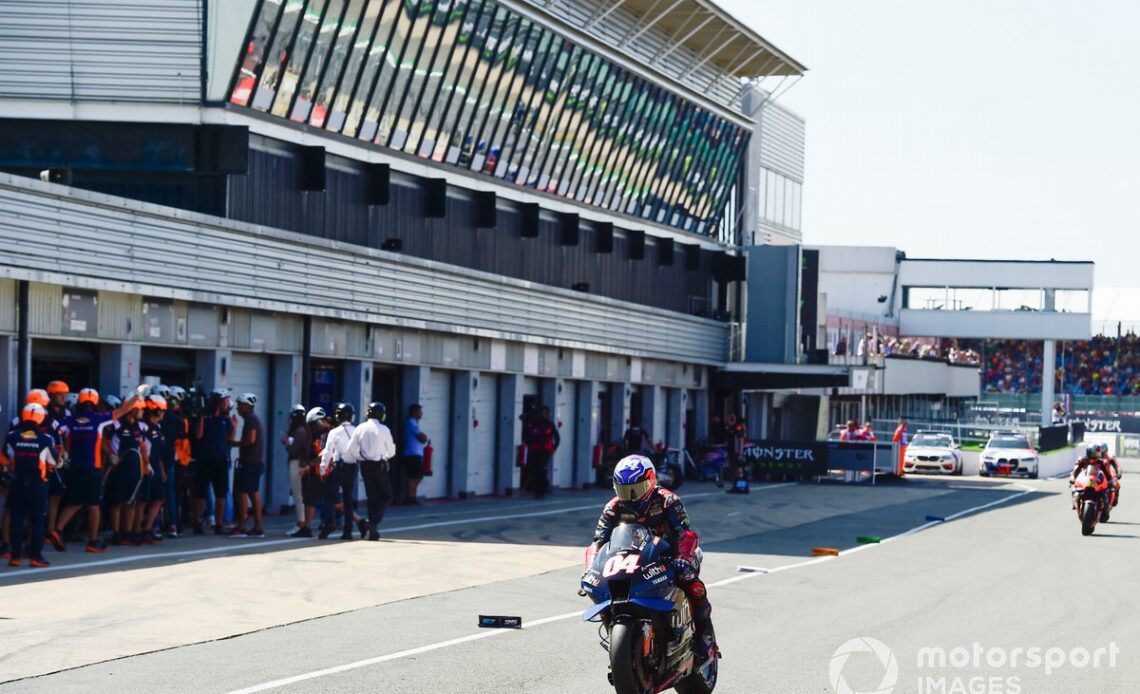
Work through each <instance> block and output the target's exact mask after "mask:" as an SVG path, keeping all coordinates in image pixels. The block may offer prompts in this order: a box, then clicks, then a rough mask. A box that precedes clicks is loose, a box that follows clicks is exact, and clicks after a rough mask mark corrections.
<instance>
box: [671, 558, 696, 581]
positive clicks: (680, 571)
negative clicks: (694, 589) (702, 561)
mask: <svg viewBox="0 0 1140 694" xmlns="http://www.w3.org/2000/svg"><path fill="white" fill-rule="evenodd" d="M673 572H674V574H675V575H676V577H677V580H679V581H689V580H692V579H694V578H696V577H697V567H695V566H693V562H691V561H689V560H688V559H684V558H682V557H677V558H676V559H674V560H673Z"/></svg>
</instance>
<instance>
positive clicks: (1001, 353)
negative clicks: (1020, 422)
mask: <svg viewBox="0 0 1140 694" xmlns="http://www.w3.org/2000/svg"><path fill="white" fill-rule="evenodd" d="M834 351H835V354H836V355H837V356H844V355H852V356H855V357H863V356H865V355H866V356H868V357H888V356H893V357H909V358H912V359H937V360H943V361H947V362H949V363H951V364H965V365H969V366H977V367H979V368H980V369H981V372H982V392H985V393H1034V392H1040V391H1041V379H1042V372H1043V371H1042V361H1043V359H1044V347H1043V344H1042V342H1041V341H1040V340H959V339H926V338H906V339H899V338H897V337H894V336H891V335H883V334H873V333H866V334H864V335H862V336H861V337H859V339H858V341H856V342H855V343H854V345H851V344H849V342H848V335H846V334H840V335H839V338H838V340H837V342H836V344H835V350H834ZM1054 369H1055V374H1056V388H1057V392H1058V393H1062V394H1070V395H1140V337H1137V335H1136V334H1134V333H1132V332H1129V333H1127V334H1125V335H1122V336H1120V337H1106V336H1104V335H1099V336H1097V337H1094V338H1093V339H1091V340H1087V341H1086V340H1080V341H1060V342H1058V343H1057V362H1056V364H1055V365H1054Z"/></svg>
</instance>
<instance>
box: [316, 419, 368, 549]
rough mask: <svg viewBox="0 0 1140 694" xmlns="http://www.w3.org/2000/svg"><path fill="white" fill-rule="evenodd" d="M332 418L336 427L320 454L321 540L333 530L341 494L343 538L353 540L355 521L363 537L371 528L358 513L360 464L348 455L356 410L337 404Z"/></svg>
mask: <svg viewBox="0 0 1140 694" xmlns="http://www.w3.org/2000/svg"><path fill="white" fill-rule="evenodd" d="M333 419H335V420H336V422H337V425H336V427H334V428H333V430H332V431H330V432H329V434H328V436H327V437H326V438H325V447H324V450H322V451H321V462H320V467H319V472H320V474H321V477H322V478H324V479H325V484H326V485H327V486H326V487H325V512H324V517H323V518H322V519H321V533H320V539H322V540H323V539H325V538H326V537H328V536H329V535H330V534H331V533H332V530H333V526H334V525H335V524H336V523H335V513H336V500H337V496H338V492H339V496H340V499H341V504H342V505H343V507H344V532H343V533H341V536H340V539H342V540H351V539H352V523H353V521H356V524H357V526H358V527H359V528H360V537H361V539H363V538H364V537H366V536H367V534H368V526H367V525H366V524H365V522H364V519H363V518H361V517H360V516H359V515H357V513H356V476H357V473H358V472H359V469H360V465H358V464H357V460H356V458H354V457H352V456H350V455H349V452H348V442H349V441H350V440H351V439H352V432H353V431H354V430H355V429H356V427H355V426H354V425H353V423H352V420H354V419H356V409H355V408H353V406H352V405H349V404H348V403H347V402H341V403H337V406H336V409H334V410H333Z"/></svg>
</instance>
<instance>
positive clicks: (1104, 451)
mask: <svg viewBox="0 0 1140 694" xmlns="http://www.w3.org/2000/svg"><path fill="white" fill-rule="evenodd" d="M1096 449H1097V451H1099V452H1100V457H1102V458H1107V457H1108V444H1107V443H1104V442H1103V441H1102V442H1101V443H1098V444H1097V445H1096Z"/></svg>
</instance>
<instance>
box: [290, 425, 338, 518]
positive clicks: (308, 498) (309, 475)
mask: <svg viewBox="0 0 1140 694" xmlns="http://www.w3.org/2000/svg"><path fill="white" fill-rule="evenodd" d="M305 423H306V424H307V425H308V427H309V450H308V452H307V453H306V454H305V457H304V458H302V467H301V500H302V501H303V502H304V504H305V526H304V527H303V528H301V532H299V533H297V535H296V537H312V536H313V531H312V527H313V519H314V518H316V516H317V511H318V510H322V509H323V505H324V504H325V503H326V502H325V496H326V494H325V481H324V480H323V479H321V474H320V466H321V451H322V450H324V447H325V437H326V436H327V435H328V433H329V431H330V430H331V429H332V425H331V423H330V422H329V416H328V413H327V412H325V410H324V408H323V407H314V408H312V409H311V410H309V411H308V412H306V413H305ZM324 519H325V514H324V512H323V510H322V513H321V521H322V523H323V521H324ZM324 529H325V528H324V526H323V525H322V526H321V531H322V532H323V531H324ZM331 532H332V529H331V527H330V528H329V533H331ZM325 537H328V533H325Z"/></svg>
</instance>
